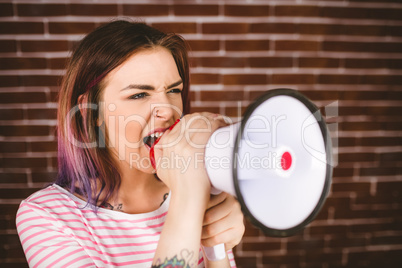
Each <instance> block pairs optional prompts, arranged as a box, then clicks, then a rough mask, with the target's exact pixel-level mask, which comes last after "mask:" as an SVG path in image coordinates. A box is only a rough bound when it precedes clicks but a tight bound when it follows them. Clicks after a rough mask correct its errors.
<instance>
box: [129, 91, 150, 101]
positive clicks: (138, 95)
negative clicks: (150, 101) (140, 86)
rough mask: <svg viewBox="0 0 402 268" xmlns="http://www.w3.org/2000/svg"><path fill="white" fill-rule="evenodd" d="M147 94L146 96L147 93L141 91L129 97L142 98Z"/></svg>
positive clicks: (132, 98)
mask: <svg viewBox="0 0 402 268" xmlns="http://www.w3.org/2000/svg"><path fill="white" fill-rule="evenodd" d="M147 96H148V93H145V92H141V93H137V94H134V95H132V96H130V97H129V99H131V100H138V99H143V98H145V97H147Z"/></svg>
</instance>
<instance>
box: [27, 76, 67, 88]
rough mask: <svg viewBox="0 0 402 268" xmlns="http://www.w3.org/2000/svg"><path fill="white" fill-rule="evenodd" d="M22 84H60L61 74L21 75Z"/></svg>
mask: <svg viewBox="0 0 402 268" xmlns="http://www.w3.org/2000/svg"><path fill="white" fill-rule="evenodd" d="M19 80H20V86H36V87H37V86H59V85H60V82H61V76H56V75H26V76H20V77H19Z"/></svg>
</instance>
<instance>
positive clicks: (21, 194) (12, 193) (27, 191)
mask: <svg viewBox="0 0 402 268" xmlns="http://www.w3.org/2000/svg"><path fill="white" fill-rule="evenodd" d="M38 190H40V188H27V187H20V188H14V189H13V188H9V189H6V188H0V196H1V197H2V198H4V199H14V198H20V199H22V198H27V197H28V196H30V195H31V194H33V193H34V192H36V191H38ZM15 238H16V239H18V236H15ZM1 239H2V241H3V242H5V241H4V240H3V239H4V237H2V238H1ZM10 239H11V237H10ZM17 241H18V240H17Z"/></svg>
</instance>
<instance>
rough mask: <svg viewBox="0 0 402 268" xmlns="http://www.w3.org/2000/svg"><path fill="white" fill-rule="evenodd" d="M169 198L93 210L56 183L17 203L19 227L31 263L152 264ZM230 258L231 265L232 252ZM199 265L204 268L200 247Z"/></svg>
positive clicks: (64, 264)
mask: <svg viewBox="0 0 402 268" xmlns="http://www.w3.org/2000/svg"><path fill="white" fill-rule="evenodd" d="M169 201H170V196H169V197H168V198H167V199H166V201H165V202H164V203H163V204H162V205H161V207H160V208H158V209H157V210H155V211H152V212H149V213H142V214H127V213H123V212H119V211H112V210H108V209H103V208H99V209H98V213H95V212H94V211H93V210H92V209H91V208H90V207H89V206H86V202H84V201H83V200H81V199H79V198H78V197H76V196H74V195H72V194H70V193H69V192H68V191H66V190H65V189H63V188H61V187H60V186H58V185H56V184H54V185H52V186H49V187H47V188H45V189H43V190H40V191H38V192H36V193H34V194H33V195H31V196H30V197H28V198H27V199H26V200H24V201H22V202H21V205H20V207H19V210H18V212H17V220H16V224H17V231H18V235H19V237H20V240H21V244H22V247H23V249H24V252H25V256H26V258H27V260H28V263H29V266H30V267H34V268H35V267H117V266H119V267H120V266H126V267H150V266H151V264H152V260H153V256H154V255H155V251H156V247H157V245H158V241H159V237H160V234H161V231H162V227H163V224H164V222H165V219H166V215H167V213H168V207H169ZM228 257H229V260H230V264H231V266H232V267H235V262H234V257H233V253H232V251H228ZM198 267H204V260H203V255H202V251H201V249H200V252H199V258H198Z"/></svg>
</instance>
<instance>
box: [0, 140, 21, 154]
mask: <svg viewBox="0 0 402 268" xmlns="http://www.w3.org/2000/svg"><path fill="white" fill-rule="evenodd" d="M26 151H27V145H26V143H25V142H10V141H1V142H0V152H2V153H24V152H26Z"/></svg>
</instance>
